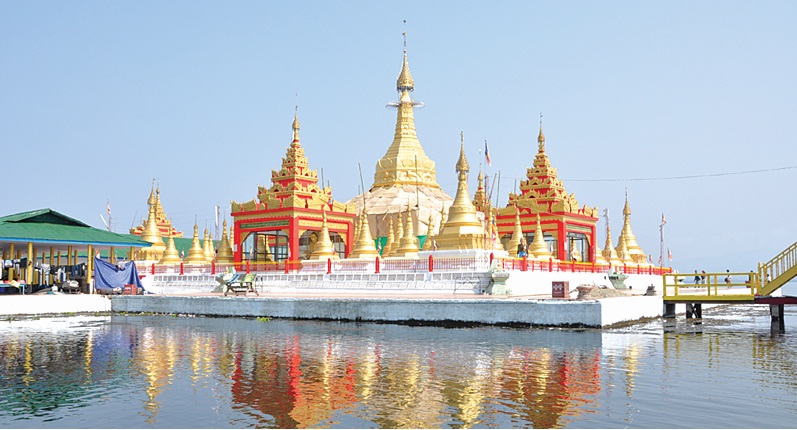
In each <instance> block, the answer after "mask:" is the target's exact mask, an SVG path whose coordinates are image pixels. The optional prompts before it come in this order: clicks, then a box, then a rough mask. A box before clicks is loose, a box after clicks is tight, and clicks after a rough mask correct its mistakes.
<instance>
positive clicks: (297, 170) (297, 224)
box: [231, 116, 356, 262]
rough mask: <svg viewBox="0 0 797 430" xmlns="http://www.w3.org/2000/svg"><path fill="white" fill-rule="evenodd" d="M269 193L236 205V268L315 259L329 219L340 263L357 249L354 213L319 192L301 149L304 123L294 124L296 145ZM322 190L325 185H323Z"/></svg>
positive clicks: (327, 191) (273, 176) (273, 174)
mask: <svg viewBox="0 0 797 430" xmlns="http://www.w3.org/2000/svg"><path fill="white" fill-rule="evenodd" d="M271 182H272V185H271V187H270V188H265V187H263V186H258V193H257V198H256V199H253V200H251V201H248V202H243V203H238V202H236V201H232V202H231V205H232V213H231V215H232V217H233V245H232V248H233V255H234V261H235V262H242V261H246V260H249V261H254V262H269V261H274V262H278V261H286V260H287V261H298V260H303V259H308V258H310V256H311V254H312V253H313V252H314V251H315V244H316V243H317V242H318V241H319V234H320V233H321V227H322V223H323V218H324V213H326V219H327V227H328V230H329V238H330V240H331V241H332V244H333V246H334V249H335V252H337V254H338V256H339V257H340V258H345V257H346V256H348V254H349V252H350V250H351V245H352V244H353V243H354V238H353V236H354V229H353V221H354V218H355V217H356V214H355V212H354V208H353V207H350V206H349V205H346V204H344V203H340V202H337V201H334V200H333V199H332V188H331V187H326V188H319V186H318V173H317V171H315V170H310V168H309V164H308V162H307V157H306V156H305V155H304V148H302V145H301V144H300V143H299V119H298V116H295V117H294V119H293V141H292V142H291V144H290V146H289V147H288V150H287V153H286V154H285V157H283V159H282V168H281V169H280V170H279V171H276V170H272V171H271ZM322 186H323V184H322Z"/></svg>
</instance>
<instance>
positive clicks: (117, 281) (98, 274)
mask: <svg viewBox="0 0 797 430" xmlns="http://www.w3.org/2000/svg"><path fill="white" fill-rule="evenodd" d="M127 284H135V285H136V288H141V290H142V291H143V290H144V285H142V284H141V279H139V278H138V271H137V270H136V264H135V263H134V262H132V261H128V262H127V263H125V264H122V263H120V264H111V263H108V262H107V261H103V260H101V259H99V258H94V288H96V289H97V291H99V290H102V289H109V290H110V291H111V292H113V291H121V289H123V288H124V286H125V285H127ZM117 289H118V290H117Z"/></svg>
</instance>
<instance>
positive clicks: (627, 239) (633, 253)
mask: <svg viewBox="0 0 797 430" xmlns="http://www.w3.org/2000/svg"><path fill="white" fill-rule="evenodd" d="M622 243H625V247H626V250H627V252H628V258H629V259H630V260H631V261H633V262H634V263H636V264H640V265H646V264H649V263H648V260H647V255H646V254H645V252H644V251H642V248H641V247H640V246H639V244H638V243H637V241H636V237H635V236H634V233H633V232H632V231H631V208H630V207H629V206H628V193H627V192H626V193H625V206H623V230H622V231H621V232H620V239H619V241H618V244H617V245H618V247H619V246H620V244H622ZM617 253H618V254H620V250H619V249H618V250H617Z"/></svg>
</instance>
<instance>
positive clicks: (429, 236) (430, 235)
mask: <svg viewBox="0 0 797 430" xmlns="http://www.w3.org/2000/svg"><path fill="white" fill-rule="evenodd" d="M426 231H427V233H426V241H425V242H424V243H423V248H422V250H423V251H430V250H432V249H433V248H434V241H435V235H434V220H433V219H432V214H429V223H428V224H427V230H426Z"/></svg>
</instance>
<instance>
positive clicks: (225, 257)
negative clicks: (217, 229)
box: [216, 219, 233, 264]
mask: <svg viewBox="0 0 797 430" xmlns="http://www.w3.org/2000/svg"><path fill="white" fill-rule="evenodd" d="M216 262H218V263H221V264H230V263H232V262H233V254H232V248H231V247H230V239H229V237H228V236H227V220H226V219H225V220H224V223H223V224H222V230H221V243H220V244H219V255H218V257H217V258H216Z"/></svg>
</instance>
